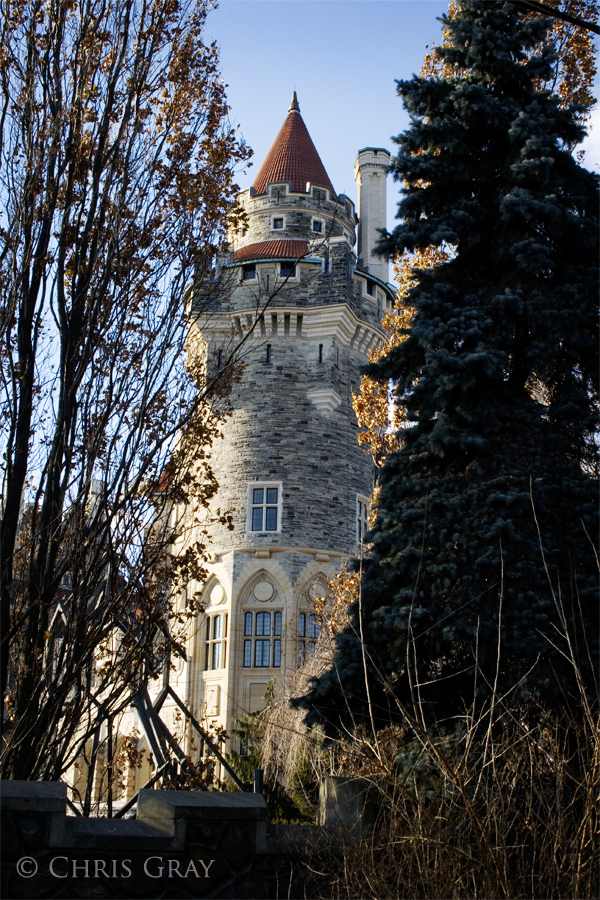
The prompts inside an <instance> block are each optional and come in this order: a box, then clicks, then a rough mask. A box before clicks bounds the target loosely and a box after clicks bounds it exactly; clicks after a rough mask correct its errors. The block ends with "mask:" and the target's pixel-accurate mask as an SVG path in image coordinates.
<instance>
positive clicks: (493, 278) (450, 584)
mask: <svg viewBox="0 0 600 900" xmlns="http://www.w3.org/2000/svg"><path fill="white" fill-rule="evenodd" d="M443 24H444V27H445V29H446V30H447V33H448V34H449V36H450V40H449V46H447V47H443V48H438V53H439V55H440V56H441V58H442V59H443V61H444V63H445V64H446V65H445V68H446V72H448V70H449V71H450V72H451V73H452V74H450V75H449V76H446V77H438V76H432V77H416V76H415V77H413V78H412V79H411V80H409V81H400V82H398V93H399V95H400V96H401V97H402V98H403V100H404V103H405V106H406V108H407V109H408V111H409V112H410V115H411V126H410V127H409V129H408V130H407V131H406V132H405V133H404V134H402V135H400V136H399V137H398V138H396V139H395V140H396V142H397V143H398V145H399V153H398V155H397V156H396V157H395V159H394V160H393V163H392V168H393V171H394V174H395V177H396V178H397V179H398V180H401V181H402V182H403V183H404V194H403V199H402V201H401V202H400V204H399V214H398V218H399V219H400V220H401V224H399V225H398V226H397V227H396V229H395V231H394V232H393V233H392V234H388V235H387V236H386V238H385V239H383V240H382V243H381V245H380V247H381V249H382V250H383V251H385V252H386V253H387V254H389V255H393V254H399V253H403V252H406V251H411V252H413V251H423V250H425V249H426V248H427V247H430V246H437V247H441V248H444V249H445V250H446V251H450V256H449V258H448V260H447V261H446V262H444V263H443V264H441V265H439V266H436V267H434V268H431V269H424V270H420V271H417V270H414V273H413V274H414V279H415V285H414V286H413V287H412V289H411V290H410V292H409V294H408V298H407V303H408V305H410V306H411V307H412V308H414V310H415V313H414V318H413V320H412V325H411V327H410V329H407V330H406V340H404V341H401V342H398V343H397V344H396V346H395V347H393V348H392V349H391V350H390V352H389V353H388V354H387V355H386V356H385V357H384V358H383V359H381V360H380V361H378V362H377V363H375V364H373V365H372V366H371V367H370V368H369V370H368V373H369V375H370V376H371V377H373V378H376V379H377V380H379V381H380V383H382V384H385V383H386V381H387V379H392V380H393V381H394V382H395V384H396V396H397V398H398V400H399V402H401V403H402V405H403V406H404V407H405V408H406V411H407V420H408V424H409V426H410V427H407V428H406V429H405V430H404V432H403V445H402V447H401V448H400V449H399V450H397V451H395V452H393V453H390V455H389V456H388V457H387V459H386V461H385V464H384V466H383V468H382V470H381V473H380V489H381V490H380V496H379V500H378V504H377V505H378V512H377V521H376V524H375V526H374V528H373V531H372V533H371V535H370V540H372V542H373V553H372V557H371V558H370V559H369V560H368V561H367V563H366V564H365V567H364V577H363V588H362V600H361V608H360V609H359V607H358V604H357V605H355V607H354V609H353V622H352V625H351V627H349V628H347V629H346V630H345V632H344V633H343V634H342V635H341V636H340V637H339V639H338V647H337V654H336V660H335V665H334V667H333V668H332V670H330V671H329V672H328V673H327V674H326V675H325V676H324V677H322V678H321V679H320V680H319V681H318V682H317V683H316V684H315V685H314V687H313V690H312V692H311V694H310V695H309V696H308V697H307V698H305V699H304V701H302V705H304V706H306V707H307V708H308V709H309V710H310V712H309V716H308V721H309V722H311V721H315V720H317V719H318V718H324V719H326V720H327V719H332V718H333V719H335V718H336V717H338V716H342V717H343V716H344V715H347V714H348V712H347V711H348V710H350V709H351V710H352V712H353V713H356V712H357V711H358V709H359V708H360V703H359V700H360V699H361V698H362V699H363V701H364V700H365V699H366V697H367V692H366V691H365V676H364V664H363V650H362V648H361V641H360V636H361V631H362V636H363V639H364V651H365V658H366V660H367V663H368V668H369V670H370V675H369V682H370V683H369V688H370V697H371V700H372V701H373V704H374V707H375V711H376V714H377V715H381V716H387V715H388V713H387V712H386V708H387V707H389V705H390V704H389V695H388V699H385V697H386V691H384V690H382V687H383V685H384V684H387V689H388V691H389V689H390V688H393V690H394V692H395V693H396V695H397V697H398V698H399V699H400V700H401V701H403V702H411V701H413V702H414V701H415V700H417V701H419V700H420V701H421V704H422V706H421V708H422V710H423V711H424V713H425V715H426V716H429V717H430V718H431V719H433V718H434V717H435V719H437V720H438V721H439V720H440V719H443V718H447V717H450V716H452V715H460V714H462V713H463V712H464V710H465V708H467V707H468V706H470V705H471V704H472V702H473V700H474V698H475V697H478V698H479V700H480V701H483V699H484V698H485V696H486V695H487V696H489V694H490V692H491V691H492V690H493V688H494V686H496V688H497V690H498V691H499V692H500V693H503V692H505V691H510V690H511V688H514V690H512V691H511V693H510V697H511V699H512V702H520V700H522V699H523V698H524V697H527V696H529V697H533V698H537V699H538V700H540V701H542V702H545V703H553V704H556V703H558V704H560V703H571V702H572V698H573V696H574V695H575V694H576V687H577V684H576V679H575V677H574V668H573V666H572V664H571V662H570V661H569V657H571V656H574V657H575V660H576V662H577V664H578V666H579V667H580V669H581V671H582V673H583V678H584V679H587V680H588V683H590V682H591V680H592V679H593V672H594V670H595V663H594V661H595V660H597V657H598V618H597V587H598V570H597V566H596V556H595V553H594V547H593V545H592V541H595V538H596V535H597V515H596V508H597V484H596V480H595V477H594V474H595V472H597V465H595V461H597V454H596V451H597V445H596V443H595V442H594V429H595V427H596V418H595V416H596V412H597V408H598V329H597V295H598V281H597V260H598V247H597V233H598V218H597V208H598V193H597V188H598V179H597V177H596V176H595V175H594V174H592V173H590V172H588V171H586V170H585V169H584V168H583V167H582V166H580V165H579V164H578V163H577V162H576V160H575V159H574V158H573V155H572V152H571V151H572V149H573V148H574V146H576V144H577V143H578V142H579V141H581V139H582V138H583V136H584V131H583V128H582V126H581V124H580V116H579V113H580V112H581V109H582V108H581V107H577V106H575V105H571V106H570V107H568V108H561V105H560V99H559V98H558V97H557V96H555V95H553V94H552V93H551V92H549V91H547V90H544V89H542V87H541V85H543V84H544V83H548V82H549V80H550V74H551V72H552V67H553V65H555V61H556V60H555V50H554V48H553V47H552V45H551V43H549V42H548V43H544V42H543V35H544V30H545V29H546V28H547V27H548V22H547V19H546V17H535V18H528V19H524V18H523V17H522V16H521V15H520V14H519V12H518V11H517V10H516V9H515V7H514V6H513V5H512V4H510V3H487V2H482V0H464V2H462V3H461V7H460V9H459V10H458V11H457V13H456V16H455V17H454V18H452V19H448V18H444V19H443ZM540 42H541V43H540ZM359 616H362V629H361V627H360V626H361V622H360V619H359ZM567 634H568V636H569V638H570V641H571V645H570V647H569V645H568V641H567ZM499 639H500V644H498V641H499ZM499 648H500V654H499V653H498V649H499ZM498 659H499V663H498ZM383 704H385V706H384V705H383Z"/></svg>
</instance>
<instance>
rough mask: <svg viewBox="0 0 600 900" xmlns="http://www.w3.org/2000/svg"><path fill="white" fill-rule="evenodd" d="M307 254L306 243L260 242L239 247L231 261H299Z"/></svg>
mask: <svg viewBox="0 0 600 900" xmlns="http://www.w3.org/2000/svg"><path fill="white" fill-rule="evenodd" d="M307 254H308V241H295V240H293V239H291V238H290V239H288V240H285V239H284V240H279V241H260V242H259V243H257V244H248V246H247V247H240V249H239V250H236V251H235V253H234V254H233V261H234V262H236V263H238V262H250V260H253V259H301V258H302V257H303V256H306V255H307Z"/></svg>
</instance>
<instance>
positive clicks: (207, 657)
mask: <svg viewBox="0 0 600 900" xmlns="http://www.w3.org/2000/svg"><path fill="white" fill-rule="evenodd" d="M226 661H227V613H220V614H219V615H217V616H208V617H207V619H206V634H205V639H204V668H205V670H207V669H224V668H225V663H226Z"/></svg>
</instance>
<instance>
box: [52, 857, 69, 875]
mask: <svg viewBox="0 0 600 900" xmlns="http://www.w3.org/2000/svg"><path fill="white" fill-rule="evenodd" d="M59 859H65V860H66V861H67V863H68V862H69V857H68V856H55V857H54V859H51V860H50V865H49V869H50V874H51V875H53V876H54V877H55V878H68V877H69V873H68V872H65V874H64V875H59V874H58V872H55V871H54V863H55V862H57V860H59Z"/></svg>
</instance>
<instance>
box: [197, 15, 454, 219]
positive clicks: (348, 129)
mask: <svg viewBox="0 0 600 900" xmlns="http://www.w3.org/2000/svg"><path fill="white" fill-rule="evenodd" d="M447 8H448V3H447V0H219V8H218V9H216V10H215V11H213V12H211V13H210V14H209V17H208V22H207V36H210V38H212V39H215V40H216V41H217V43H218V44H219V46H220V51H221V70H222V73H223V78H224V80H225V82H226V83H227V84H228V85H229V87H228V90H227V95H228V98H229V104H230V106H231V113H230V116H231V121H232V122H233V123H234V124H236V125H239V126H240V131H241V134H242V135H243V137H244V139H245V140H246V142H247V143H248V144H249V145H250V146H251V147H252V149H253V151H254V157H253V160H252V161H253V166H252V168H249V169H248V170H247V172H246V173H243V172H240V173H239V177H238V184H239V185H240V188H242V189H243V188H246V187H249V186H250V184H252V181H253V179H254V176H255V174H256V172H257V171H258V168H259V167H260V165H261V163H262V161H263V159H264V158H265V156H266V154H267V152H268V150H269V148H270V146H271V144H272V143H273V141H274V139H275V137H276V135H277V132H278V131H279V129H280V127H281V125H282V124H283V121H284V119H285V117H286V115H287V111H288V107H289V104H290V100H291V97H292V91H294V90H295V91H296V92H297V94H298V101H299V104H300V111H301V113H302V118H303V119H304V122H305V124H306V127H307V128H308V131H309V133H310V136H311V137H312V139H313V142H314V144H315V146H316V148H317V151H318V153H319V156H320V157H321V159H322V161H323V164H324V166H325V169H326V170H327V174H328V175H329V177H330V179H331V181H332V183H333V186H334V188H335V190H336V191H337V192H338V193H344V194H347V195H348V197H350V198H351V199H352V200H353V201H354V202H355V203H356V202H357V191H356V183H355V181H354V162H355V160H356V154H357V152H358V151H359V150H360V149H362V148H363V147H385V148H386V149H388V150H389V151H390V152H393V150H394V144H393V142H392V140H391V136H392V135H396V134H399V133H400V132H401V131H403V130H404V128H406V126H407V125H408V116H407V115H406V113H405V112H404V110H403V108H402V103H401V101H400V100H399V99H398V97H397V96H396V79H401V78H410V77H411V76H412V74H413V72H418V71H419V69H420V68H421V65H422V63H423V58H424V56H425V52H426V46H427V44H429V43H431V42H432V41H437V40H438V39H439V38H440V36H441V26H440V23H439V22H438V21H436V17H437V16H440V15H442V14H443V13H444V12H446V10H447ZM397 200H398V185H397V184H394V182H393V181H392V179H391V178H390V179H388V227H393V221H394V215H395V207H396V202H397Z"/></svg>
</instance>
